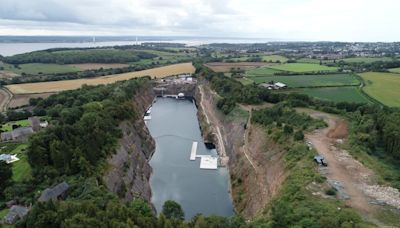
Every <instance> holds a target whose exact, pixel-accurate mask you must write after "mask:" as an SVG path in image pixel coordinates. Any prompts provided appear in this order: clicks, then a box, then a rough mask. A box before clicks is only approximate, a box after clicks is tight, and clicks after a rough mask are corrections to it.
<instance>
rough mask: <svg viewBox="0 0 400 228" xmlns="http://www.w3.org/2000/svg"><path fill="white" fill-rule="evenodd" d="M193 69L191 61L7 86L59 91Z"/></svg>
mask: <svg viewBox="0 0 400 228" xmlns="http://www.w3.org/2000/svg"><path fill="white" fill-rule="evenodd" d="M194 71H195V68H194V67H193V65H192V63H180V64H173V65H169V66H164V67H157V68H153V69H148V70H143V71H136V72H129V73H124V74H116V75H109V76H104V77H97V78H90V79H87V78H86V79H76V80H66V81H53V82H39V83H26V84H14V85H8V86H7V88H8V89H9V90H10V91H11V92H12V93H14V94H30V93H46V92H59V91H65V90H73V89H78V88H80V87H81V86H82V85H85V84H86V85H100V84H109V83H114V82H116V81H123V80H129V79H132V78H137V77H143V76H151V77H156V78H163V77H167V76H171V75H178V74H184V73H194Z"/></svg>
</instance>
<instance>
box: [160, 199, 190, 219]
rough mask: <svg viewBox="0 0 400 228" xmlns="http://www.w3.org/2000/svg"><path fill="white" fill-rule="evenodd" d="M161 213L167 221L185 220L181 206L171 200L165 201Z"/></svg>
mask: <svg viewBox="0 0 400 228" xmlns="http://www.w3.org/2000/svg"><path fill="white" fill-rule="evenodd" d="M162 213H163V214H164V215H165V217H166V218H168V219H174V220H180V221H183V219H184V218H185V213H184V212H183V210H182V207H181V205H179V204H178V203H177V202H175V201H172V200H167V201H165V203H164V205H163V207H162Z"/></svg>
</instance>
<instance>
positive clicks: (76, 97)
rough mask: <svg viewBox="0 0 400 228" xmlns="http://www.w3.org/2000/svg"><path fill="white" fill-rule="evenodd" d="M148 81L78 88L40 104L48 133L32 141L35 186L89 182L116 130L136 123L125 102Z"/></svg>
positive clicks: (110, 149)
mask: <svg viewBox="0 0 400 228" xmlns="http://www.w3.org/2000/svg"><path fill="white" fill-rule="evenodd" d="M147 83H148V80H147V79H136V80H130V81H127V82H121V83H116V84H113V85H108V86H97V87H87V86H86V87H83V88H82V89H79V90H74V91H69V92H63V93H60V94H58V95H53V96H51V97H49V98H48V99H46V100H40V101H38V103H37V107H39V108H42V109H46V110H47V113H48V115H49V116H50V117H51V121H52V127H49V128H47V129H46V130H44V131H41V132H39V133H38V134H36V135H34V136H33V137H31V139H30V141H29V148H28V160H29V163H30V164H31V166H32V168H33V175H34V176H35V177H36V178H38V179H39V180H41V179H43V178H46V177H47V178H50V179H51V178H54V177H56V176H58V175H63V174H66V175H74V174H80V175H84V176H90V175H92V174H93V172H94V170H95V167H97V166H98V165H99V164H100V163H101V162H102V161H103V160H104V159H105V158H106V157H107V156H108V155H110V154H111V153H113V152H114V150H115V146H116V142H117V140H118V138H119V137H120V136H121V133H120V130H119V129H118V124H119V122H120V121H122V120H125V119H134V118H136V117H137V116H136V111H135V107H134V106H133V103H132V102H130V99H131V98H132V97H133V95H134V94H136V93H137V92H138V91H139V90H140V89H141V87H143V86H146V85H148V84H147Z"/></svg>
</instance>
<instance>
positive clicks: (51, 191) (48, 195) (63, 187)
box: [38, 181, 69, 202]
mask: <svg viewBox="0 0 400 228" xmlns="http://www.w3.org/2000/svg"><path fill="white" fill-rule="evenodd" d="M68 189H69V185H68V184H67V182H65V181H64V182H62V183H60V184H58V185H56V186H54V187H53V188H46V189H45V190H44V191H43V192H42V194H41V195H40V197H39V199H38V200H39V202H47V201H49V200H57V199H58V197H60V196H61V195H63V194H64V193H65V192H66V191H67V190H68Z"/></svg>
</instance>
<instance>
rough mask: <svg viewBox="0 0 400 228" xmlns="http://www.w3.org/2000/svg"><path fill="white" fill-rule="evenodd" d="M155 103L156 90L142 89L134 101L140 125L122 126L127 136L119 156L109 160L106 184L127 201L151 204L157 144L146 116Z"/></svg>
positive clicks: (132, 122) (121, 142)
mask: <svg viewBox="0 0 400 228" xmlns="http://www.w3.org/2000/svg"><path fill="white" fill-rule="evenodd" d="M153 99H154V92H153V89H152V86H151V85H150V84H149V85H148V86H146V87H145V88H142V91H140V92H139V93H138V94H137V95H136V96H135V97H134V98H133V99H132V102H133V103H134V104H135V108H136V110H137V113H138V115H139V117H138V120H136V121H124V122H122V123H121V124H120V128H121V130H122V133H123V136H122V138H121V140H120V142H119V145H120V146H119V148H118V149H117V151H116V153H115V154H114V155H113V156H112V157H110V158H109V159H108V165H109V168H108V171H107V172H106V174H105V175H104V178H103V179H104V182H105V184H106V186H107V188H108V190H109V191H112V192H115V193H117V194H118V196H119V197H121V198H122V199H123V200H124V201H130V200H132V199H133V198H136V197H140V198H142V199H144V200H147V201H150V198H151V189H150V184H149V179H150V175H151V172H152V169H151V167H150V165H149V160H150V158H151V156H152V154H153V152H154V150H155V142H154V140H153V138H152V137H151V136H150V133H149V131H148V129H147V127H146V125H145V124H144V121H143V118H142V114H143V113H144V112H145V110H146V109H147V108H148V107H149V106H150V105H151V103H152V101H153Z"/></svg>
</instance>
